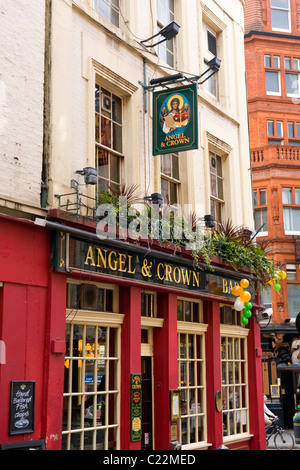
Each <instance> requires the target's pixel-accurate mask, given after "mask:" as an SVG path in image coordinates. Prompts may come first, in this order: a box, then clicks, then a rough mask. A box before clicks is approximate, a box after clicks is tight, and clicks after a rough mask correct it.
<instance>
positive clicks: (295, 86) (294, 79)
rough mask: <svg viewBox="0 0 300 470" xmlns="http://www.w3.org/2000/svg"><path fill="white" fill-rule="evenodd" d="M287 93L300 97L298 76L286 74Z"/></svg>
mask: <svg viewBox="0 0 300 470" xmlns="http://www.w3.org/2000/svg"><path fill="white" fill-rule="evenodd" d="M285 83H286V92H287V93H288V94H290V95H299V83H298V74H296V73H286V74H285Z"/></svg>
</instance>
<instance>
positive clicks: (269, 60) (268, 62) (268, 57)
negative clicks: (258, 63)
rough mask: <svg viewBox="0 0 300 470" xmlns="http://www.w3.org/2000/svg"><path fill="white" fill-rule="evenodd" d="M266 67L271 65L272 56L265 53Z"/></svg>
mask: <svg viewBox="0 0 300 470" xmlns="http://www.w3.org/2000/svg"><path fill="white" fill-rule="evenodd" d="M265 67H271V56H270V55H265Z"/></svg>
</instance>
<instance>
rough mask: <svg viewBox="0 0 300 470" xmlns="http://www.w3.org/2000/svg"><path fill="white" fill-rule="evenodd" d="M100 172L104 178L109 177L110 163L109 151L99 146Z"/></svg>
mask: <svg viewBox="0 0 300 470" xmlns="http://www.w3.org/2000/svg"><path fill="white" fill-rule="evenodd" d="M97 150H98V159H97V160H98V165H97V167H98V174H99V176H102V177H103V178H106V179H108V177H109V164H108V158H109V156H108V152H107V151H106V150H103V149H100V148H98V149H97Z"/></svg>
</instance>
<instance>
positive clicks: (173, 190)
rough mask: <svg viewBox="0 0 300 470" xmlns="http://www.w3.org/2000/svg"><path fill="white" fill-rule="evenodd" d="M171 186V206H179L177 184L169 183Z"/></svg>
mask: <svg viewBox="0 0 300 470" xmlns="http://www.w3.org/2000/svg"><path fill="white" fill-rule="evenodd" d="M169 184H170V204H177V202H178V200H177V184H175V183H169Z"/></svg>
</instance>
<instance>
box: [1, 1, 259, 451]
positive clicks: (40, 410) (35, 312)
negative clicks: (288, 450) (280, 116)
mask: <svg viewBox="0 0 300 470" xmlns="http://www.w3.org/2000/svg"><path fill="white" fill-rule="evenodd" d="M36 4H37V5H36V6H39V7H40V6H41V2H38V1H36ZM7 8H8V7H7ZM35 12H36V13H39V16H38V18H37V19H36V24H37V23H38V24H39V25H40V27H41V30H42V31H43V33H44V36H43V35H41V34H40V32H37V31H35V30H34V29H33V31H32V33H34V32H35V33H36V37H37V38H42V37H43V38H44V42H45V43H44V44H41V43H40V44H39V48H40V49H41V50H42V51H43V58H44V62H42V61H40V62H38V63H37V64H36V68H38V69H39V71H40V75H39V77H40V81H39V82H38V84H39V86H37V76H36V72H35V70H36V68H35V67H31V68H30V69H29V70H28V72H27V74H28V75H27V85H26V86H27V88H28V90H29V89H30V90H31V91H32V93H33V94H34V93H37V96H36V99H37V103H38V104H39V107H38V105H36V112H38V110H39V111H40V114H39V119H38V123H37V125H36V126H35V127H34V129H35V131H34V132H32V133H30V138H29V137H28V129H27V128H25V129H24V131H23V132H21V127H20V136H22V139H24V140H26V138H27V141H26V142H28V143H29V144H30V145H31V147H32V148H33V149H34V150H35V152H32V151H31V150H32V149H31V150H30V151H29V150H28V148H27V147H25V146H24V145H23V146H22V145H19V146H17V149H18V153H17V154H15V149H16V146H15V145H11V146H10V145H9V144H10V142H8V143H7V155H8V154H9V155H10V158H11V161H10V160H9V158H8V157H6V160H4V162H3V165H5V170H6V172H7V173H5V171H3V173H1V176H0V177H2V175H6V174H10V173H8V172H11V171H12V168H14V173H13V174H14V175H15V177H17V176H18V177H19V176H20V174H21V175H22V176H23V178H19V180H20V187H18V188H17V189H16V191H18V193H15V194H12V193H11V191H12V187H13V184H12V179H8V178H6V179H4V178H3V185H2V188H3V192H5V195H3V197H2V195H1V199H0V205H1V211H0V212H1V213H0V224H1V245H0V257H1V264H0V341H1V356H0V358H1V361H0V396H1V400H2V405H3V406H1V408H0V422H1V427H0V445H1V446H2V447H3V448H9V446H10V447H15V448H21V447H23V446H27V448H35V447H37V448H38V447H39V448H45V449H47V450H73V449H74V450H75V449H76V450H77V449H78V450H169V449H174V448H181V449H182V450H195V451H196V450H214V449H217V448H219V447H220V446H221V445H225V446H226V447H228V448H230V449H250V450H256V449H263V448H264V446H265V430H264V419H263V388H262V370H261V360H262V352H261V346H260V327H259V325H258V324H257V322H256V313H257V312H258V311H259V309H260V308H261V307H260V305H259V301H258V299H257V292H258V281H259V280H258V277H257V276H256V274H255V273H254V272H253V271H251V269H248V268H247V267H246V266H245V265H243V264H242V263H241V262H240V260H239V259H236V257H235V259H233V258H234V256H233V255H234V254H235V253H234V250H231V257H232V258H231V259H232V262H231V261H228V256H227V258H226V257H225V256H224V253H223V256H221V250H220V252H219V253H217V252H216V253H215V254H214V257H213V258H212V259H211V261H210V264H209V266H208V264H207V259H206V260H205V257H203V258H201V257H199V258H197V259H195V257H194V256H193V251H194V250H193V249H187V248H185V247H183V246H180V248H179V247H178V246H177V245H176V244H174V243H173V240H171V241H170V240H169V241H168V237H166V238H165V239H164V240H160V239H158V238H155V237H153V239H151V240H150V238H149V239H148V238H147V237H137V238H134V237H132V234H131V233H127V232H126V233H125V234H124V233H121V232H122V231H121V232H120V227H118V230H117V231H116V232H117V235H116V236H111V234H110V232H107V233H106V234H105V233H102V232H101V231H99V212H98V209H99V207H100V206H101V205H103V204H111V201H112V199H113V196H114V194H118V196H121V197H123V196H124V195H126V196H127V197H128V198H129V197H130V196H132V193H131V191H128V188H129V189H130V188H132V187H133V186H138V187H139V191H140V198H141V199H142V200H143V202H145V200H146V201H149V204H150V205H151V204H153V205H155V204H154V199H155V198H156V199H157V200H158V201H159V203H158V204H157V206H158V209H157V210H158V213H159V214H163V213H164V210H165V208H170V210H172V211H173V213H176V211H180V210H181V211H182V212H183V209H184V208H185V207H186V206H188V207H189V209H190V210H191V211H193V212H194V213H197V217H198V218H199V220H200V223H202V229H203V232H204V233H205V234H206V239H207V240H209V237H210V234H212V233H213V230H214V229H215V228H216V227H218V226H220V224H221V223H222V222H223V221H226V220H230V221H231V222H232V224H233V226H236V227H244V228H247V229H248V232H250V236H253V235H254V232H253V228H252V227H253V215H252V214H253V211H252V202H251V201H252V199H251V174H250V171H249V168H250V156H249V146H248V127H247V103H246V93H245V85H244V67H243V66H242V65H241V64H243V57H244V56H243V54H244V51H243V19H244V18H243V13H244V1H242V0H234V1H232V2H230V4H228V2H227V4H226V5H225V6H224V5H223V6H222V5H220V2H218V1H215V0H207V1H203V2H198V1H196V0H190V1H189V9H188V10H187V8H186V2H183V1H180V0H175V1H174V2H173V1H168V2H161V1H159V0H157V1H153V0H151V2H149V3H147V2H134V1H116V2H108V1H106V0H105V1H104V0H103V1H100V0H99V1H92V0H76V2H73V1H72V0H56V1H50V0H49V1H46V2H45V4H44V8H43V9H40V10H38V9H36V10H35ZM7 13H8V12H7ZM10 14H12V12H10ZM6 18H9V16H6ZM21 19H22V18H20V23H19V25H18V28H16V30H14V31H12V36H11V37H12V39H13V34H15V35H17V34H18V29H19V28H22V27H23V28H24V27H25V26H24V25H25V23H24V22H23V21H21ZM174 21H175V22H176V24H178V25H180V32H179V33H178V34H177V36H175V37H174V38H171V39H168V42H167V43H162V44H159V45H158V46H157V45H155V44H154V41H153V40H152V39H151V40H150V44H151V47H150V48H147V47H145V46H143V44H142V43H144V42H145V41H140V40H139V41H137V37H139V38H146V37H147V38H149V37H151V35H154V34H155V33H156V32H157V28H159V30H161V29H162V28H163V27H165V26H168V24H169V23H170V24H172V23H173V22H174ZM9 24H11V23H9V22H8V23H7V27H8V26H9ZM16 24H17V23H16ZM30 24H31V27H32V28H34V23H33V22H30ZM35 27H36V26H35ZM43 28H45V30H44V29H43ZM183 51H184V53H183ZM195 51H197V52H195ZM22 57H23V56H22ZM29 57H30V55H29ZM37 58H38V55H37V54H35V55H34V58H30V60H33V59H35V60H37ZM30 60H29V59H28V61H29V62H30ZM16 63H17V61H16ZM220 64H221V66H220ZM212 67H213V69H212ZM170 69H171V70H170ZM182 70H183V71H185V72H186V73H184V74H183V77H182V76H181V75H180V78H179V82H178V81H176V80H171V79H170V76H172V75H176V76H177V77H178V72H179V71H182ZM207 70H209V74H208V75H210V73H211V72H214V73H213V74H211V75H210V76H209V77H208V79H207V80H204V77H203V74H205V73H206V71H207ZM173 72H174V74H173ZM187 72H188V73H187ZM5 77H6V80H7V84H9V83H10V79H11V74H9V73H6V75H5ZM42 78H43V80H44V82H43V81H42ZM153 78H154V79H158V82H159V83H160V84H161V83H162V82H161V79H162V78H163V79H166V81H167V82H168V81H169V82H172V83H169V85H168V86H171V88H170V89H169V92H167V93H166V94H167V95H168V96H166V98H161V101H159V100H157V101H155V99H154V97H155V96H156V95H155V93H156V92H157V91H158V92H160V91H161V90H164V88H165V86H164V85H163V86H161V87H158V88H155V89H153V87H152V85H151V83H150V82H151V79H153ZM191 83H192V86H191ZM181 85H182V86H183V87H188V88H189V93H190V94H189V95H187V94H185V95H184V93H183V90H182V89H180V87H181ZM15 89H16V90H18V89H19V88H18V86H17V84H16V87H15ZM164 91H165V90H164ZM175 98H176V99H175ZM156 103H158V104H157V109H158V111H159V114H158V113H155V112H154V110H155V104H156ZM171 103H172V104H171ZM11 105H12V102H11ZM14 105H15V107H16V109H14V110H13V113H12V115H13V116H19V114H20V113H21V112H23V111H24V110H23V108H21V104H20V100H16V103H14ZM173 106H174V107H176V106H180V107H181V110H180V112H179V111H176V112H174V113H173V114H174V116H173V115H172V112H171V108H172V107H173ZM164 108H165V109H164ZM183 108H184V112H183V111H182V109H183ZM32 114H34V113H32ZM9 117H10V115H7V122H10V120H9ZM154 120H155V123H156V127H154V126H153V121H154ZM24 122H27V123H29V122H31V121H30V120H29V119H27V120H24V121H22V123H24ZM41 123H42V126H41ZM28 125H29V124H28ZM159 126H160V127H159ZM173 127H174V128H176V129H175V130H174V129H173ZM191 127H193V129H191ZM152 131H153V132H152ZM155 132H156V134H157V135H158V134H159V138H160V140H159V149H158V148H157V147H154V145H153V143H154V141H153V139H154V136H155V135H156V134H155ZM10 135H14V128H13V126H12V128H11V130H10ZM175 136H176V137H175ZM155 142H156V141H155ZM157 142H158V141H157ZM181 144H182V145H187V147H182V146H181ZM164 145H165V147H164ZM167 149H169V150H170V151H171V153H169V152H167V151H166V150H167ZM31 154H32V155H34V158H31V157H30V156H31ZM14 157H16V158H14ZM12 163H14V165H12ZM30 175H32V178H31V176H30ZM30 178H31V179H32V182H31V183H30V182H28V179H30ZM39 178H40V180H39ZM125 188H127V191H124V189H125ZM25 196H26V197H25ZM208 216H209V217H208ZM159 220H160V219H159ZM208 220H211V221H214V222H213V224H212V223H210V224H209V223H208V224H206V222H207V221H208ZM108 228H109V230H111V229H113V226H109V227H108ZM112 231H113V230H112ZM229 246H231V245H230V244H228V247H229ZM218 255H219V256H218ZM246 258H247V257H246ZM244 259H245V258H244ZM204 261H206V262H204ZM239 263H240V264H239ZM242 281H243V284H249V286H248V287H247V293H249V295H250V297H251V304H252V316H251V315H250V317H249V320H248V319H247V321H242V319H243V312H242V311H241V309H240V308H239V309H237V307H236V300H237V297H236V295H235V294H234V291H235V290H236V287H238V286H239V285H240V283H241V282H242ZM245 281H246V282H245ZM17 407H18V409H17Z"/></svg>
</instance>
